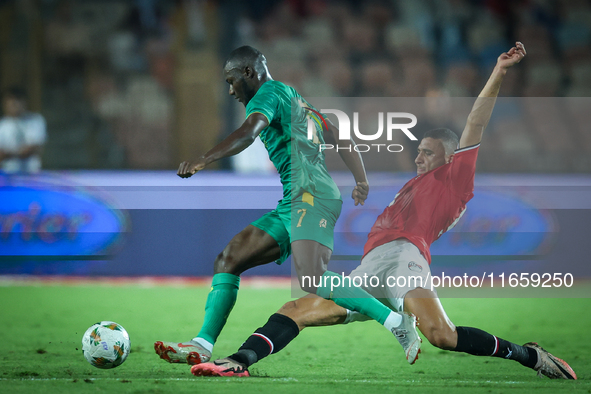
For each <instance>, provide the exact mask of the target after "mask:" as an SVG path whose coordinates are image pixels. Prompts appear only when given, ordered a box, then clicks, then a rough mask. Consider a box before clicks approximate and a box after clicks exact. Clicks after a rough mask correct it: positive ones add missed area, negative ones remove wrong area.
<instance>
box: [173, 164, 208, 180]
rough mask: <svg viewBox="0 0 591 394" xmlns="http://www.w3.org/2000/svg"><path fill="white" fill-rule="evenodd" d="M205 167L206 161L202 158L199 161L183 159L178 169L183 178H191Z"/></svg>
mask: <svg viewBox="0 0 591 394" xmlns="http://www.w3.org/2000/svg"><path fill="white" fill-rule="evenodd" d="M204 168H205V163H203V162H202V161H200V160H197V161H193V162H190V161H183V162H182V163H181V165H180V166H179V170H178V171H177V173H176V174H177V175H178V176H180V177H181V178H189V177H191V176H192V175H193V174H195V173H196V172H197V171H201V170H202V169H204Z"/></svg>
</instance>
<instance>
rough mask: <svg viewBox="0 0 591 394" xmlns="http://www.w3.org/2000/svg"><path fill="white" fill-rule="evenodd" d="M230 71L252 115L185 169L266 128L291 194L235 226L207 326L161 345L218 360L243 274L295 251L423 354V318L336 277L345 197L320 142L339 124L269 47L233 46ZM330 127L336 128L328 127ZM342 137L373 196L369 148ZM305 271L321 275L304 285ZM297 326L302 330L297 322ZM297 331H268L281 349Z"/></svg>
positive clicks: (262, 134) (341, 295)
mask: <svg viewBox="0 0 591 394" xmlns="http://www.w3.org/2000/svg"><path fill="white" fill-rule="evenodd" d="M224 76H225V79H226V82H227V83H228V84H229V85H230V91H229V93H230V95H232V96H234V97H235V98H236V99H237V100H238V101H240V102H241V103H242V104H244V105H245V106H246V120H245V121H244V123H243V124H242V126H240V127H239V128H238V129H237V130H236V131H234V132H233V133H232V134H230V135H229V136H228V137H227V138H226V139H224V140H223V141H222V142H220V143H219V144H218V145H216V146H215V147H214V148H212V149H211V150H209V151H208V152H207V153H205V154H204V155H203V156H201V157H199V158H198V159H197V160H195V161H192V162H183V163H181V165H180V167H179V169H178V173H177V174H178V176H180V177H182V178H188V177H190V176H192V175H194V174H195V173H197V172H198V171H200V170H202V169H204V168H205V167H206V166H207V165H208V164H210V163H212V162H214V161H216V160H219V159H221V158H224V157H228V156H232V155H235V154H238V153H240V152H241V151H243V150H244V149H246V148H247V147H248V146H250V145H251V144H252V143H253V142H254V140H255V139H256V138H257V136H258V137H259V138H260V139H261V140H262V141H263V143H264V144H265V147H266V149H267V151H268V152H269V158H270V159H271V161H272V162H273V164H274V165H275V167H276V168H277V171H278V173H279V176H280V178H281V183H282V184H283V199H282V200H281V201H279V203H278V205H277V208H276V209H275V210H273V211H271V212H268V213H267V214H265V215H263V217H261V218H260V219H258V220H256V221H254V222H253V223H251V224H250V225H248V226H247V227H246V228H245V229H244V230H242V231H241V232H240V233H238V234H237V235H236V236H234V238H232V240H231V241H230V243H229V244H228V245H227V246H226V247H225V248H224V250H223V251H222V253H220V254H219V255H218V257H217V258H216V260H215V262H214V276H213V280H212V286H211V291H210V293H209V295H208V297H207V302H206V305H205V317H204V322H203V325H202V327H201V331H200V332H199V334H198V335H197V336H196V337H195V338H193V339H192V340H191V341H188V342H182V343H177V342H161V341H158V342H156V343H155V344H154V349H155V350H156V353H158V355H159V356H160V357H161V358H162V359H164V360H166V361H169V362H177V363H188V364H198V363H201V362H206V361H208V360H209V359H210V358H211V352H212V349H213V345H214V343H215V341H216V339H217V337H218V335H219V334H220V332H221V330H222V328H223V327H224V325H225V323H226V319H227V317H228V315H229V314H230V312H231V310H232V307H233V306H234V303H235V301H236V296H237V292H238V286H239V283H240V276H239V275H240V274H241V273H242V272H244V271H246V270H247V269H249V268H252V267H255V266H258V265H262V264H268V263H270V262H273V261H277V262H279V263H281V262H283V261H284V260H285V259H287V257H288V256H289V255H290V254H292V256H293V257H292V260H293V262H294V265H295V269H296V272H297V274H298V279H299V280H300V285H301V286H302V289H303V290H305V291H307V292H309V293H311V294H316V295H319V296H321V297H323V298H326V299H331V300H333V301H334V302H335V303H337V304H338V305H340V306H342V307H344V308H347V309H349V310H354V311H358V312H361V313H363V314H365V315H367V316H369V317H371V318H372V319H374V320H377V321H378V322H379V323H381V324H383V325H384V326H385V327H386V328H387V329H388V330H389V331H391V332H392V333H393V334H394V335H395V336H396V338H397V339H398V341H399V342H400V343H401V345H402V347H403V349H404V351H405V354H406V357H407V360H408V361H409V362H410V363H411V364H412V363H414V361H415V360H416V358H417V357H418V353H419V350H420V342H421V340H420V338H419V336H418V334H417V332H416V318H415V317H414V316H413V315H409V314H406V313H397V312H393V311H391V310H390V309H389V308H387V307H386V306H385V305H383V304H382V303H380V302H379V301H378V300H376V299H375V298H373V297H371V296H370V295H369V294H368V293H367V292H366V291H365V290H363V289H361V288H359V287H355V286H353V285H352V284H350V283H349V284H348V283H346V282H345V283H339V286H333V284H334V283H335V281H331V278H332V277H334V276H337V275H336V274H334V273H332V272H330V271H327V270H326V268H327V264H328V261H329V259H330V257H331V254H332V249H333V234H334V226H335V223H336V220H337V219H338V217H339V214H340V212H341V206H342V200H341V195H340V192H339V190H338V188H337V186H336V184H335V183H334V181H333V180H332V178H331V177H330V175H329V174H328V171H327V169H326V165H325V162H324V154H323V152H322V151H321V150H320V149H319V144H323V143H324V142H325V139H326V142H328V143H331V142H332V143H335V142H334V140H335V139H336V138H337V136H338V130H337V129H336V127H334V125H332V124H331V123H330V122H326V120H325V119H324V118H323V117H322V116H321V115H319V113H318V112H317V111H316V110H315V109H313V108H312V107H311V106H310V105H309V104H308V103H307V102H306V101H305V100H304V99H303V98H302V97H301V96H300V95H299V94H298V93H297V92H296V91H295V89H293V88H291V87H289V86H287V85H285V84H283V83H281V82H279V81H274V80H273V79H272V77H271V75H270V74H269V71H268V69H267V64H266V59H265V57H264V56H263V54H262V53H260V52H259V51H258V50H256V49H254V48H252V47H249V46H243V47H240V48H238V49H236V50H234V51H233V52H232V53H231V54H230V56H229V58H228V60H227V61H226V62H225V64H224ZM310 117H314V120H315V121H316V122H313V124H315V125H316V127H315V131H314V132H313V133H312V134H313V136H312V138H311V139H308V128H307V125H308V119H309V118H310ZM322 125H325V127H323V126H322ZM325 129H327V130H328V132H326V133H324V131H325ZM342 142H343V141H340V145H339V147H345V149H340V150H339V154H340V155H341V157H342V159H343V161H344V162H345V164H346V165H347V167H348V168H349V169H350V171H351V172H352V174H353V176H354V178H355V181H356V186H355V188H354V190H353V193H352V198H353V199H354V201H355V205H358V204H362V205H363V203H364V201H365V199H366V198H367V194H368V191H369V186H368V183H367V177H366V174H365V168H364V166H363V162H362V160H361V156H360V155H359V153H358V152H356V151H355V150H354V149H350V148H351V147H352V146H353V145H354V142H353V141H344V142H345V143H346V144H345V145H343V143H342ZM347 147H348V148H349V149H347ZM303 276H308V277H313V278H316V280H314V281H312V283H308V284H306V285H304V283H302V277H303ZM340 282H343V281H340ZM318 283H320V285H318ZM269 323H270V325H271V326H272V328H273V329H278V328H280V327H283V326H289V325H290V324H291V325H293V324H294V323H293V321H292V320H290V319H287V318H286V317H285V316H283V315H280V314H275V315H273V316H271V318H270V319H269ZM292 328H293V327H292ZM295 329H296V330H295V332H297V331H298V330H297V327H295ZM292 331H293V330H292ZM291 339H293V338H278V339H275V343H270V341H269V339H268V338H266V337H265V335H264V334H261V340H262V341H267V342H268V343H269V346H271V348H272V349H274V350H273V352H278V351H279V350H281V349H282V348H283V347H284V346H285V345H286V344H287V343H289V341H290V340H291Z"/></svg>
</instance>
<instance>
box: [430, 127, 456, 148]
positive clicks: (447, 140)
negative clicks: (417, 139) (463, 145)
mask: <svg viewBox="0 0 591 394" xmlns="http://www.w3.org/2000/svg"><path fill="white" fill-rule="evenodd" d="M423 138H433V139H436V140H440V141H441V142H442V143H443V147H444V148H445V154H446V155H451V154H452V153H454V151H455V150H456V149H457V148H458V145H459V143H460V139H459V138H458V136H457V134H456V133H454V132H453V131H451V130H450V129H446V128H444V127H442V128H439V129H433V130H429V131H427V132H426V133H425V134H424V135H423Z"/></svg>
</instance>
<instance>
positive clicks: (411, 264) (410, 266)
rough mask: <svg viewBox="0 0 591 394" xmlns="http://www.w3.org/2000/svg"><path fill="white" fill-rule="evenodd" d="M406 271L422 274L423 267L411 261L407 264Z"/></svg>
mask: <svg viewBox="0 0 591 394" xmlns="http://www.w3.org/2000/svg"><path fill="white" fill-rule="evenodd" d="M408 269H409V270H411V271H414V272H423V267H421V266H420V265H419V264H417V263H415V262H414V261H411V262H409V263H408Z"/></svg>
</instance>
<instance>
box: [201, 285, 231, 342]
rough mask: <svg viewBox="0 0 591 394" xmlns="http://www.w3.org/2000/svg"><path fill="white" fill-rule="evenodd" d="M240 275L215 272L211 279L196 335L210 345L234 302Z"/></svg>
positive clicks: (218, 333)
mask: <svg viewBox="0 0 591 394" xmlns="http://www.w3.org/2000/svg"><path fill="white" fill-rule="evenodd" d="M239 285H240V277H239V276H236V275H232V274H215V275H214V276H213V279H212V281H211V291H210V292H209V295H208V296H207V302H206V303H205V318H204V319H203V325H202V326H201V331H199V334H198V335H197V337H198V338H203V339H205V340H206V341H207V342H209V343H211V344H212V346H213V344H214V343H215V341H216V339H217V338H218V335H220V332H221V331H222V328H224V325H225V324H226V320H227V319H228V315H229V314H230V312H231V311H232V308H233V307H234V304H235V303H236V297H237V295H238V286H239Z"/></svg>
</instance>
